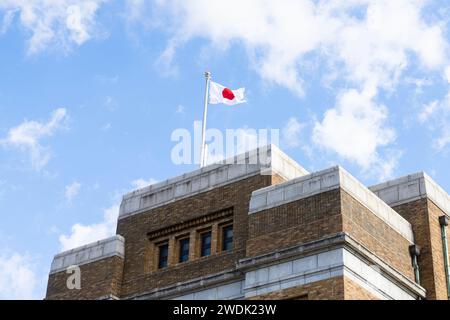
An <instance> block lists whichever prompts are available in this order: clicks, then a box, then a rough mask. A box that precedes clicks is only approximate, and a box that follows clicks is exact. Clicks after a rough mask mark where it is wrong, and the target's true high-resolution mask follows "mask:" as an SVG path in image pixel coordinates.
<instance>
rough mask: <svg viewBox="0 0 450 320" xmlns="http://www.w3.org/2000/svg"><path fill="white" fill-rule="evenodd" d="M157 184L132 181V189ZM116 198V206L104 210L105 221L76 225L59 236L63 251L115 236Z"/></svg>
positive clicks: (152, 180) (150, 181) (142, 180)
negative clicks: (66, 233)
mask: <svg viewBox="0 0 450 320" xmlns="http://www.w3.org/2000/svg"><path fill="white" fill-rule="evenodd" d="M156 182H157V181H156V180H155V179H149V180H144V179H142V178H140V179H136V180H134V181H132V182H131V187H132V188H133V189H136V188H143V187H145V186H147V185H149V184H153V183H156ZM126 191H129V190H128V189H127V190H122V192H121V193H124V192H126ZM114 198H115V201H114V204H113V205H111V206H110V207H109V208H106V209H104V210H103V219H102V220H101V221H100V222H98V223H92V224H82V223H76V224H74V225H73V226H72V227H71V230H70V234H68V235H65V234H61V235H60V236H59V243H60V246H61V251H66V250H70V249H73V248H76V247H79V246H83V245H85V244H88V243H91V242H95V241H98V240H101V239H104V238H108V237H110V236H113V235H115V234H116V227H117V218H118V216H119V208H120V204H119V201H118V200H117V199H116V197H114Z"/></svg>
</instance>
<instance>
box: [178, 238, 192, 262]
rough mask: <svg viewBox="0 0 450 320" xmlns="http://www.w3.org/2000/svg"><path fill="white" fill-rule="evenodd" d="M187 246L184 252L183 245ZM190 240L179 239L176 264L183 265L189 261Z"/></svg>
mask: <svg viewBox="0 0 450 320" xmlns="http://www.w3.org/2000/svg"><path fill="white" fill-rule="evenodd" d="M186 244H187V250H185V245H186ZM189 247H190V239H189V238H181V239H179V240H178V262H179V263H183V262H187V261H189V251H190V248H189Z"/></svg>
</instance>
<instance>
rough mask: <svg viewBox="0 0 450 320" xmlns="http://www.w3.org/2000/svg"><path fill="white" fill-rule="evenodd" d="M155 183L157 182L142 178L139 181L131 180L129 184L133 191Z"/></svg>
mask: <svg viewBox="0 0 450 320" xmlns="http://www.w3.org/2000/svg"><path fill="white" fill-rule="evenodd" d="M157 182H158V180H155V179H153V178H150V179H149V180H145V179H143V178H139V179H136V180H133V181H132V182H131V185H132V186H133V188H135V189H142V188H145V187H147V186H149V185H151V184H154V183H157Z"/></svg>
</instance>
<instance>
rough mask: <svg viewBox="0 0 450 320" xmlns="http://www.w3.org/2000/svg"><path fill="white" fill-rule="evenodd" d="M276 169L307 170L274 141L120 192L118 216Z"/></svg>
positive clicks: (293, 173)
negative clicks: (125, 192) (183, 172)
mask: <svg viewBox="0 0 450 320" xmlns="http://www.w3.org/2000/svg"><path fill="white" fill-rule="evenodd" d="M271 173H277V174H279V175H281V176H282V177H283V178H285V179H286V180H289V179H293V178H296V177H299V176H303V175H305V174H308V171H306V170H305V169H304V168H303V167H301V166H300V165H299V164H297V163H296V162H295V161H294V160H292V159H291V158H289V157H288V156H287V155H286V154H284V153H283V152H282V151H281V150H279V149H278V148H277V147H276V146H274V145H268V146H265V147H260V148H257V149H255V150H251V151H249V152H246V153H243V154H240V155H237V156H235V157H232V158H228V159H226V160H224V161H221V162H219V163H216V164H212V165H209V166H206V167H204V168H201V169H198V170H195V171H192V172H189V173H186V174H183V175H181V176H178V177H175V178H171V179H168V180H165V181H162V182H159V183H156V184H153V185H150V186H148V187H145V188H142V189H138V190H135V191H133V192H130V193H128V194H126V195H124V196H123V199H122V203H121V205H120V213H119V219H122V218H125V217H128V216H130V215H133V214H137V213H140V212H143V211H147V210H149V209H153V208H156V207H159V206H162V205H165V204H168V203H171V202H174V201H177V200H180V199H183V198H186V197H191V196H194V195H196V194H198V193H201V192H206V191H209V190H212V189H214V188H217V187H220V186H223V185H226V184H229V183H233V182H236V181H238V180H242V179H245V178H248V177H251V176H254V175H258V174H271Z"/></svg>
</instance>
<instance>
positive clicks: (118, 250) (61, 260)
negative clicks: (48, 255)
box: [50, 235, 125, 274]
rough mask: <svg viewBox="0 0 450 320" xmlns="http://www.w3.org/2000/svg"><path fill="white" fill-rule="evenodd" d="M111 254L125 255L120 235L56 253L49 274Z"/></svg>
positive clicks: (110, 255) (111, 255)
mask: <svg viewBox="0 0 450 320" xmlns="http://www.w3.org/2000/svg"><path fill="white" fill-rule="evenodd" d="M113 256H119V257H121V258H124V256H125V239H124V238H123V237H122V236H121V235H115V236H113V237H110V238H107V239H103V240H100V241H97V242H93V243H90V244H87V245H85V246H82V247H78V248H75V249H72V250H68V251H64V252H61V253H59V254H57V255H56V256H55V257H54V258H53V261H52V265H51V267H50V274H52V273H57V272H61V271H64V270H66V268H67V267H70V266H73V265H76V266H80V265H83V264H87V263H91V262H95V261H98V260H101V259H105V258H109V257H113Z"/></svg>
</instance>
